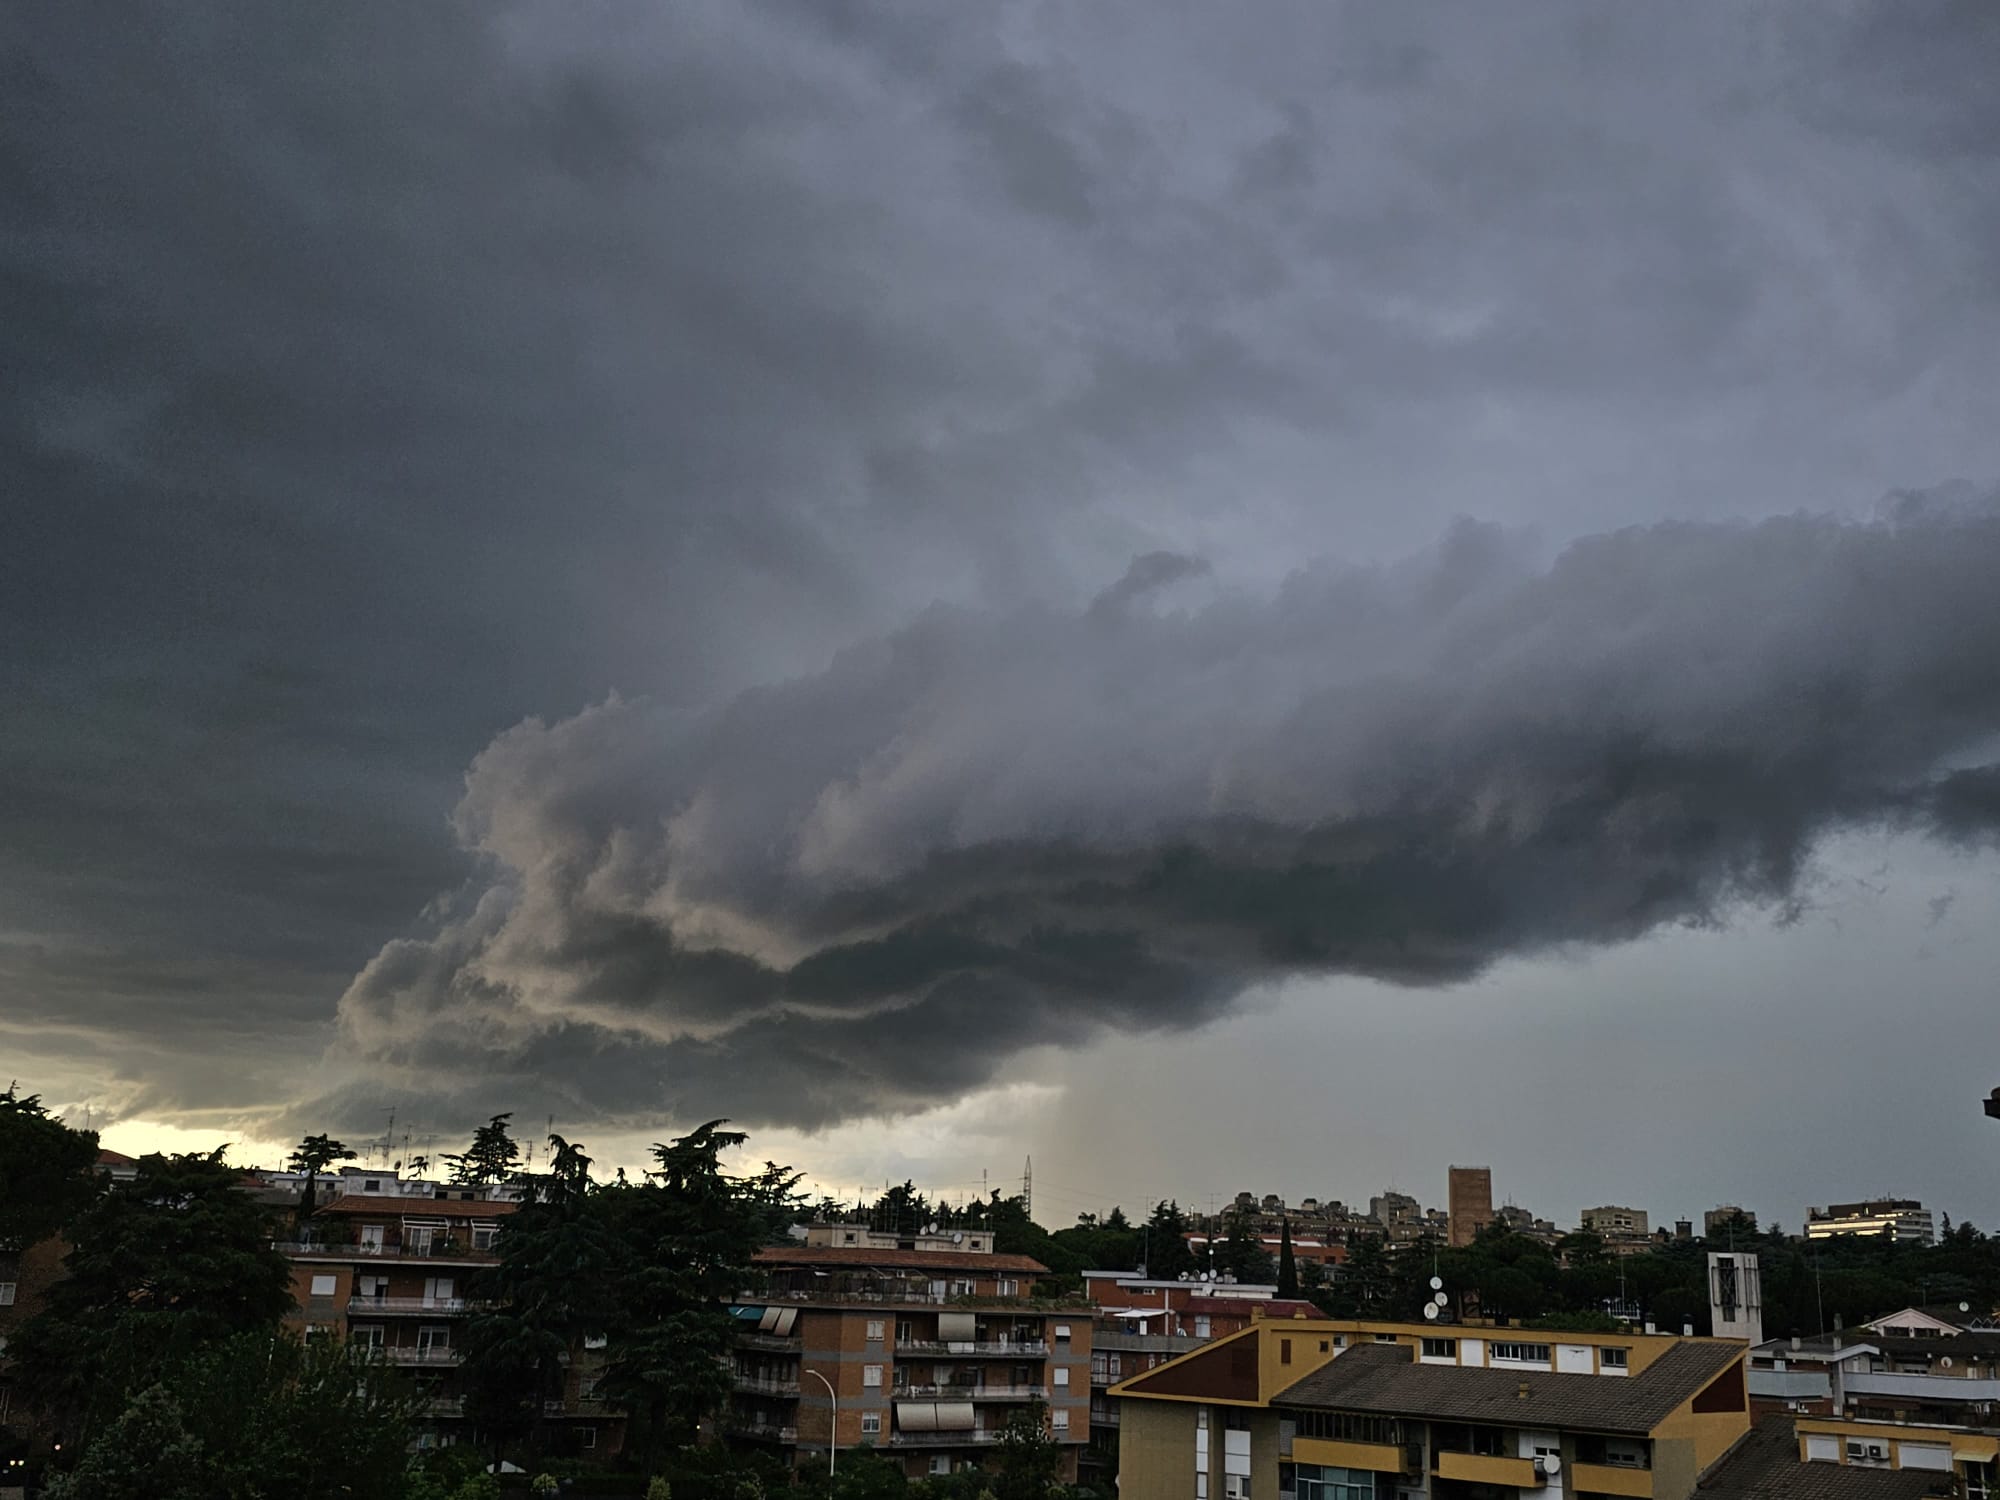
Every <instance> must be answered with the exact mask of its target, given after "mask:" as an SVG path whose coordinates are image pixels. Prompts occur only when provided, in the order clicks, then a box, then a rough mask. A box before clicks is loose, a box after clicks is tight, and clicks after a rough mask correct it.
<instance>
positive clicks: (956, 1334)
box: [938, 1312, 979, 1344]
mask: <svg viewBox="0 0 2000 1500" xmlns="http://www.w3.org/2000/svg"><path fill="white" fill-rule="evenodd" d="M978 1324H979V1320H978V1318H977V1317H976V1316H975V1315H974V1314H972V1313H969V1312H944V1313H939V1314H938V1339H939V1341H940V1342H942V1343H946V1344H969V1343H971V1342H972V1341H973V1340H974V1339H975V1338H977V1337H978V1336H979V1335H978Z"/></svg>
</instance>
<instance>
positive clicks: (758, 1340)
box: [735, 1333, 804, 1354]
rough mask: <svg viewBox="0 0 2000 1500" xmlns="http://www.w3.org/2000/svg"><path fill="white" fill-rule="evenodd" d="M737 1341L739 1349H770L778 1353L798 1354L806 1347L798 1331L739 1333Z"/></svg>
mask: <svg viewBox="0 0 2000 1500" xmlns="http://www.w3.org/2000/svg"><path fill="white" fill-rule="evenodd" d="M735 1343H736V1347H737V1348H739V1349H769V1350H771V1351H772V1352H773V1353H777V1354H797V1353H798V1352H799V1350H800V1349H802V1348H803V1347H804V1345H803V1343H802V1342H801V1341H800V1338H799V1336H798V1335H797V1334H796V1333H793V1334H786V1335H783V1336H781V1335H779V1334H775V1333H739V1334H737V1335H736V1339H735Z"/></svg>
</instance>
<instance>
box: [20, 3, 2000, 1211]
mask: <svg viewBox="0 0 2000 1500" xmlns="http://www.w3.org/2000/svg"><path fill="white" fill-rule="evenodd" d="M1995 78H2000V16H1996V14H1995V12H1994V11H1993V10H1992V8H1991V7H1988V6H1986V5H1983V4H1978V3H1961V4H1948V3H1929V0H1881V3H1879V4H1858V3H1812V4H1805V3H1801V4H1797V5H1762V6H1745V5H1740V4H1733V3H1731V4H1722V3H1718V4H1712V5H1708V4H1696V5H1676V6H1651V7H1635V6H1617V7H1613V6H1606V5H1601V4H1574V5H1571V4H1554V3H1524V4H1517V5H1507V6H1496V5H1491V4H1464V5H1456V4H1446V3H1437V4H1428V5H1424V6H1395V7H1390V6H1383V5H1353V6H1347V5H1335V4H1327V3H1324V0H1311V3H1303V0H1302V3H1298V4H1286V3H1270V4H1264V5H1259V6H1255V7H1251V8H1249V9H1248V10H1244V9H1242V8H1234V9H1227V10H1225V9H1219V8H1216V7H1212V6H1180V5H1163V4H1161V3H1160V0H1143V3H1130V4H1125V3H1108V0H1107V3H1100V4H1093V5H1087V6H1079V5H1073V4H1048V5H1039V4H1018V5H1016V4H1001V5H981V6H962V5H934V6H889V5H879V6H878V5H862V4H848V3H839V0H809V3H808V0H800V3H796V4H789V3H785V4H780V3H741V0H731V3H726V4H723V3H718V4H713V5H710V4H703V3H682V4H676V5H672V6H652V7H615V8H614V7H605V8H592V9H583V10H578V9H576V8H567V7H566V8H552V7H547V6H533V5H519V6H508V5H500V4H491V5H480V6H476V7H474V6H449V5H432V6H425V7H421V8H417V9H414V10H413V9H410V8H407V7H401V6H391V5H387V4H382V5H367V4H362V5H344V6H338V7H332V6H313V7H303V6H293V7H277V8H273V7H265V6H252V5H216V6H204V7H199V8H194V7H172V8H159V9H152V10H147V11H142V12H137V13H121V15H120V17H119V20H118V24H115V25H113V24H107V23H106V13H105V12H102V11H100V10H97V9H95V8H94V7H92V6H89V5H84V6H77V5H70V4H61V3H55V0H50V3H47V4H29V5H26V6H14V7H10V8H8V9H7V10H6V12H5V13H4V15H0V100H4V103H0V299H4V302H0V370H3V371H4V372H5V374H4V380H0V486H4V499H3V500H0V640H4V650H0V690H4V696H0V1059H4V1062H0V1074H16V1073H17V1074H19V1075H20V1077H21V1079H22V1082H23V1083H24V1085H25V1086H27V1087H29V1088H32V1089H38V1090H40V1091H41V1092H42V1093H44V1094H45V1095H46V1096H48V1097H49V1098H50V1099H51V1100H52V1101H55V1102H57V1103H60V1104H62V1105H65V1106H71V1107H76V1108H81V1107H83V1106H85V1105H87V1106H89V1108H90V1109H91V1111H92V1118H93V1119H94V1120H96V1121H98V1122H103V1121H112V1122H115V1123H114V1125H113V1128H112V1133H111V1139H112V1140H113V1142H114V1143H122V1144H125V1145H126V1146H127V1148H128V1149H130V1148H132V1147H134V1146H145V1145H151V1144H155V1143H161V1142H169V1141H171V1142H175V1143H187V1144H211V1143H213V1142H214V1141H217V1140H220V1139H233V1140H237V1141H240V1142H244V1143H246V1144H245V1145H244V1146H243V1147H242V1148H241V1149H242V1153H243V1154H247V1155H251V1156H256V1155H265V1156H269V1155H271V1154H273V1153H274V1151H275V1149H276V1147H275V1143H278V1142H281V1141H283V1140H286V1139H294V1138H296V1136H297V1134H299V1133H300V1132H301V1131H303V1130H307V1129H313V1130H318V1129H330V1130H333V1131H335V1132H337V1133H341V1134H344V1135H345V1136H346V1137H347V1138H348V1139H349V1140H350V1141H354V1140H358V1139H360V1138H361V1137H363V1136H365V1135H367V1134H368V1133H370V1132H380V1131H381V1130H382V1129H383V1128H384V1125H385V1123H386V1121H387V1118H388V1115H389V1111H390V1110H391V1109H394V1110H396V1111H397V1119H398V1122H399V1124H398V1127H397V1129H398V1134H399V1135H400V1134H401V1133H402V1132H403V1131H404V1130H405V1129H408V1130H409V1131H411V1132H412V1136H413V1140H414V1141H422V1140H423V1139H424V1138H426V1137H427V1136H431V1135H435V1136H436V1137H437V1138H438V1140H439V1142H440V1145H441V1146H442V1145H444V1144H448V1143H455V1142H457V1141H458V1140H459V1139H461V1138H462V1136H463V1133H464V1131H465V1130H466V1128H467V1126H468V1125H469V1124H470V1123H471V1122H472V1121H474V1120H475V1119H477V1118H480V1117H483V1116H484V1115H485V1114H487V1113H490V1112H492V1111H495V1110H501V1109H509V1108H512V1109H515V1110H517V1111H518V1114H519V1118H520V1119H521V1120H522V1121H524V1122H527V1123H528V1128H529V1130H530V1131H531V1132H532V1133H539V1131H540V1129H541V1127H542V1123H543V1122H544V1121H545V1120H547V1119H549V1118H553V1119H554V1120H555V1121H556V1128H557V1129H558V1130H560V1131H562V1132H564V1133H565V1134H567V1135H570V1136H571V1137H573V1138H580V1139H582V1140H584V1141H585V1142H586V1143H587V1144H589V1145H590V1146H591V1147H592V1148H593V1149H594V1150H595V1152H596V1154H598V1155H599V1156H600V1158H602V1159H605V1160H607V1161H616V1160H622V1161H626V1162H630V1163H634V1164H636V1163H637V1161H638V1159H639V1157H640V1155H641V1154H642V1153H643V1149H644V1143H645V1142H646V1141H648V1140H651V1139H657V1138H660V1137H661V1136H662V1135H663V1134H665V1133H666V1132H669V1131H672V1130H674V1129H676V1128H677V1127H681V1126H685V1125H687V1124H690V1123H695V1122H698V1121H699V1120H700V1119H702V1118H706V1117H707V1116H709V1115H715V1114H720V1115H728V1116H731V1117H733V1118H735V1119H736V1120H738V1121H739V1122H741V1123H742V1124H744V1125H745V1126H747V1127H749V1128H751V1129H752V1130H753V1131H754V1132H755V1139H754V1141H753V1146H754V1147H755V1148H756V1150H757V1151H758V1154H760V1155H773V1156H778V1157H781V1158H783V1159H788V1160H791V1161H794V1162H796V1163H797V1164H798V1165H800V1166H802V1167H805V1168H807V1169H808V1170H810V1171H811V1172H812V1173H813V1175H814V1177H815V1178H816V1180H819V1181H821V1182H824V1183H827V1184H829V1185H835V1186H848V1187H854V1186H860V1185H865V1184H873V1185H875V1186H876V1187H877V1188H879V1186H880V1184H881V1183H882V1182H883V1181H884V1180H885V1179H888V1178H895V1179H898V1180H900V1179H901V1178H902V1177H904V1176H914V1177H916V1178H917V1179H918V1180H919V1181H920V1182H922V1183H925V1184H928V1185H932V1186H935V1187H940V1188H943V1189H946V1190H948V1191H951V1192H954V1193H957V1192H962V1191H968V1190H971V1189H972V1188H973V1187H976V1184H977V1183H978V1181H979V1180H980V1176H981V1172H982V1171H986V1172H988V1173H989V1174H990V1178H991V1180H992V1181H993V1182H994V1183H995V1184H996V1185H998V1184H1000V1183H1002V1182H1005V1181H1008V1180H1018V1176H1019V1173H1020V1170H1021V1162H1022V1159H1023V1157H1024V1156H1026V1155H1027V1154H1028V1153H1030V1152H1032V1153H1033V1154H1034V1157H1035V1161H1036V1165H1037V1183H1036V1186H1037V1192H1036V1208H1037V1210H1038V1216H1039V1217H1041V1218H1043V1219H1044V1220H1045V1221H1048V1222H1061V1221H1064V1220H1066V1219H1067V1218H1068V1216H1069V1215H1070V1214H1072V1213H1074V1212H1075V1211H1077V1210H1079V1209H1085V1208H1102V1207H1105V1206H1108V1204H1109V1202H1111V1201H1114V1200H1117V1201H1122V1202H1123V1203H1125V1204H1126V1206H1127V1207H1128V1208H1129V1207H1133V1206H1135V1205H1140V1204H1143V1203H1144V1202H1147V1201H1150V1200H1152V1199H1156V1198H1159V1197H1164V1196H1169V1195H1174V1196H1178V1197H1180V1198H1182V1199H1183V1200H1184V1201H1195V1202H1198V1203H1202V1204H1204V1205H1205V1204H1206V1202H1207V1201H1208V1199H1209V1198H1211V1197H1226V1196H1227V1195H1228V1194H1230V1193H1233V1192H1234V1191H1236V1190H1237V1189H1238V1188H1250V1189H1254V1190H1256V1191H1258V1192H1260V1193H1262V1192H1266V1191H1276V1192H1281V1193H1285V1194H1287V1195H1288V1196H1293V1197H1296V1196H1301V1195H1304V1194H1308V1193H1310V1194H1316V1195H1319V1196H1322V1197H1328V1196H1339V1197H1344V1198H1347V1199H1349V1200H1357V1199H1365V1198H1366V1197H1367V1196H1368V1194H1369V1193H1371V1192H1374V1191H1379V1190H1380V1189H1381V1188H1382V1187H1383V1186H1385V1185H1388V1184H1390V1183H1394V1184H1398V1185H1400V1186H1402V1187H1404V1188H1405V1189H1408V1190H1410V1191H1414V1192H1416V1193H1417V1194H1418V1196H1419V1197H1421V1198H1423V1199H1424V1200H1425V1201H1426V1202H1433V1203H1437V1202H1442V1200H1443V1196H1444V1173H1445V1166H1446V1164H1447V1163H1449V1162H1451V1161H1455V1160H1456V1161H1477V1162H1483V1163H1490V1165H1492V1167H1493V1169H1494V1179H1495V1186H1496V1192H1497V1193H1499V1194H1500V1195H1501V1196H1502V1197H1507V1198H1512V1199H1513V1200H1514V1201H1517V1202H1521V1203H1524V1204H1526V1205H1528V1206H1530V1207H1532V1208H1534V1209H1536V1210H1537V1211H1538V1212H1542V1213H1545V1214H1550V1215H1553V1216H1555V1217H1558V1218H1562V1219H1565V1220H1573V1218H1574V1215H1575V1213H1576V1211H1577V1210H1578V1209H1579V1208H1581V1207H1583V1206H1585V1205H1588V1204H1594V1203H1599V1202H1607V1201H1608V1202H1621V1203H1633V1204H1636V1205H1638V1206H1642V1207H1648V1208H1651V1209H1652V1210H1653V1211H1654V1212H1655V1214H1656V1215H1658V1216H1660V1217H1662V1218H1670V1217H1672V1216H1674V1215H1676V1214H1681V1215H1685V1214H1698V1213H1699V1211H1700V1210H1701V1209H1702V1208H1705V1207H1707V1206H1709V1205H1711V1204H1712V1203H1715V1202H1720V1201H1735V1202H1742V1203H1746V1204H1748V1205H1749V1206H1751V1207H1753V1208H1756V1209H1758V1210H1759V1211H1761V1212H1762V1213H1764V1215H1765V1216H1766V1218H1767V1219H1768V1218H1772V1217H1775V1218H1777V1219H1779V1220H1780V1221H1781V1222H1787V1223H1791V1224H1793V1225H1796V1223H1797V1221H1798V1220H1799V1218H1800V1217H1801V1216H1802V1213H1803V1210H1804V1207H1805V1205H1806V1204H1807V1203H1808V1202H1813V1203H1820V1202H1825V1201H1828V1200H1829V1199H1838V1198H1849V1197H1859V1196H1865V1195H1868V1194H1874V1193H1882V1192H1906V1193H1917V1194H1921V1195H1922V1196H1924V1197H1925V1198H1926V1199H1927V1200H1932V1201H1935V1202H1937V1203H1938V1204H1939V1205H1940V1206H1942V1207H1944V1208H1945V1209H1947V1210H1948V1211H1950V1212H1951V1213H1953V1215H1954V1216H1963V1217H1970V1218H1972V1219H1974V1220H1975V1221H1977V1222H1980V1223H1982V1224H1985V1225H1989V1226H2000V1128H1996V1127H1993V1126H1992V1124H1991V1122H1989V1121H1986V1120H1985V1119H1984V1118H1983V1117H1982V1116H1981V1115H1980V1113H1979V1105H1978V1101H1979V1098H1980V1096H1981V1095H1983V1094H1984V1093H1985V1091H1986V1090H1987V1089H1988V1088H1989V1087H1991V1086H1992V1085H1993V1084H1994V1083H2000V1047H1996V1046H1995V1045H1994V1044H1995V1042H1996V1040H2000V1037H1996V1032H2000V1027H1996V1024H1995V1018H1996V1016H2000V1007H1996V1005H1995V1001H1996V998H2000V997H1996V995H1995V980H1994V975H1995V974H1996V973H2000V922H1996V920H1995V919H1996V916H2000V860H1996V858H1995V829H1996V827H2000V765H1996V757H2000V588H1996V587H1995V580H1996V579H2000V487H1996V481H2000V421H1996V420H1995V417H1996V399H1995V395H1996V391H2000V249H1996V247H2000V166H1997V165H1996V162H2000V158H1996V155H1995V154H1994V150H1993V143H1994V142H1995V141H2000V90H1996V88H1995V86H1994V82H1993V80H1994V79H1995Z"/></svg>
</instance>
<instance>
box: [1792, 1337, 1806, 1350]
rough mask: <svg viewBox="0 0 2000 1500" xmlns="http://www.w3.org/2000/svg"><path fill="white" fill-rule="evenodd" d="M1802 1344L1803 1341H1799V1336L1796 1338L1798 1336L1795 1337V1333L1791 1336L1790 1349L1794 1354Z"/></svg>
mask: <svg viewBox="0 0 2000 1500" xmlns="http://www.w3.org/2000/svg"><path fill="white" fill-rule="evenodd" d="M1803 1342H1804V1341H1803V1340H1801V1339H1800V1338H1799V1336H1798V1335H1797V1334H1796V1333H1795V1334H1793V1335H1792V1349H1793V1351H1794V1352H1796V1351H1797V1350H1798V1349H1799V1348H1800V1347H1802V1345H1803Z"/></svg>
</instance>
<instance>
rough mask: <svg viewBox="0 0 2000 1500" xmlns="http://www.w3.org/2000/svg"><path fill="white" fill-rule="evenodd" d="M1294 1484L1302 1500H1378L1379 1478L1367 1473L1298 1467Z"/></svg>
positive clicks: (1319, 1465)
mask: <svg viewBox="0 0 2000 1500" xmlns="http://www.w3.org/2000/svg"><path fill="white" fill-rule="evenodd" d="M1292 1482H1293V1485H1294V1488H1293V1491H1292V1493H1293V1494H1294V1495H1296V1496H1297V1497H1298V1500H1375V1476H1374V1475H1373V1474H1371V1473H1369V1472H1368V1471H1367V1470H1366V1469H1337V1468H1334V1467H1333V1466H1332V1465H1330V1464H1298V1465H1296V1466H1295V1467H1294V1470H1293V1481H1292Z"/></svg>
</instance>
